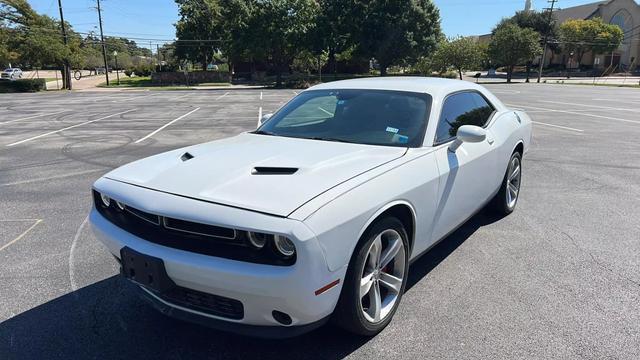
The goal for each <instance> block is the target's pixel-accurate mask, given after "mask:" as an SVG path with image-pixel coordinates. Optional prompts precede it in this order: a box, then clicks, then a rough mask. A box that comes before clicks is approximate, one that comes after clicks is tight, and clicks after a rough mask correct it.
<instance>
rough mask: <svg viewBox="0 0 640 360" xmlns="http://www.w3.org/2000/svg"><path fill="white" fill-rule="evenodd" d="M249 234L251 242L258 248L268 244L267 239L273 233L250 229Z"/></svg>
mask: <svg viewBox="0 0 640 360" xmlns="http://www.w3.org/2000/svg"><path fill="white" fill-rule="evenodd" d="M247 236H248V237H249V242H250V243H251V245H253V247H255V248H256V249H262V248H263V247H264V246H265V245H266V244H267V239H268V238H269V237H270V236H272V235H267V234H264V233H256V232H252V231H249V232H248V233H247Z"/></svg>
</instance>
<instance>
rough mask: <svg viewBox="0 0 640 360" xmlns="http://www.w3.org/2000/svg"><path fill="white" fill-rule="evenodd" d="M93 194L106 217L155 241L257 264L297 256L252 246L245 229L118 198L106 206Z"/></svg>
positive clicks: (284, 262)
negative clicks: (181, 216)
mask: <svg viewBox="0 0 640 360" xmlns="http://www.w3.org/2000/svg"><path fill="white" fill-rule="evenodd" d="M93 198H94V203H95V207H96V209H97V210H98V212H99V213H100V214H101V215H102V216H104V217H105V218H106V219H107V220H109V221H110V222H111V223H113V224H114V225H116V226H118V227H119V228H121V229H123V230H125V231H127V232H129V233H131V234H133V235H135V236H137V237H139V238H141V239H144V240H146V241H149V242H152V243H154V244H158V245H162V246H166V247H170V248H174V249H179V250H185V251H189V252H193V253H196V254H202V255H210V256H217V257H222V258H226V259H232V260H239V261H246V262H252V263H256V264H269V265H277V266H290V265H293V264H294V263H295V260H296V259H295V256H294V257H292V258H289V259H283V258H279V257H278V256H277V255H275V252H274V251H273V249H271V248H269V247H268V246H265V247H264V248H263V249H259V250H258V249H255V248H253V247H251V246H250V245H249V243H248V240H247V238H246V233H245V232H243V231H236V230H235V229H231V228H225V227H221V226H214V225H208V224H201V223H195V222H190V221H186V220H180V219H175V218H169V217H163V216H159V215H156V214H151V213H148V212H146V211H143V210H140V209H136V208H134V207H131V206H129V205H124V211H122V210H119V209H118V207H117V205H116V204H115V201H111V205H110V206H109V207H105V206H104V205H102V200H101V199H100V194H99V193H98V192H97V191H95V190H94V191H93Z"/></svg>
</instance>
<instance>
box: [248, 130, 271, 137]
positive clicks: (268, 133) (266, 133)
mask: <svg viewBox="0 0 640 360" xmlns="http://www.w3.org/2000/svg"><path fill="white" fill-rule="evenodd" d="M252 134H257V135H269V136H276V134H274V133H272V132H270V131H264V130H256V131H254V132H252Z"/></svg>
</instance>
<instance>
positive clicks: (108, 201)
mask: <svg viewBox="0 0 640 360" xmlns="http://www.w3.org/2000/svg"><path fill="white" fill-rule="evenodd" d="M100 199H102V205H104V206H105V207H109V205H111V199H109V197H108V196H107V195H105V194H100Z"/></svg>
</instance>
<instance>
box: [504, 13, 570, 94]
mask: <svg viewBox="0 0 640 360" xmlns="http://www.w3.org/2000/svg"><path fill="white" fill-rule="evenodd" d="M506 24H513V25H518V26H519V27H521V28H527V29H531V30H533V31H535V32H537V33H538V35H539V36H540V41H541V43H542V41H543V39H544V38H545V37H547V39H549V40H550V41H549V42H548V45H547V47H548V48H549V49H550V50H551V51H553V52H557V51H558V50H559V48H560V47H559V46H558V45H557V41H554V40H557V39H558V38H559V28H558V23H557V21H556V18H555V17H554V16H552V14H550V13H549V10H546V11H533V10H529V11H526V10H525V11H518V12H517V13H516V14H515V15H514V16H512V17H510V18H504V19H502V21H500V23H498V25H497V26H496V27H495V28H494V30H493V33H494V34H495V32H496V30H497V29H499V28H501V27H502V26H504V25H506ZM532 64H533V59H531V60H530V61H527V63H526V66H527V82H529V76H530V73H531V66H532Z"/></svg>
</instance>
